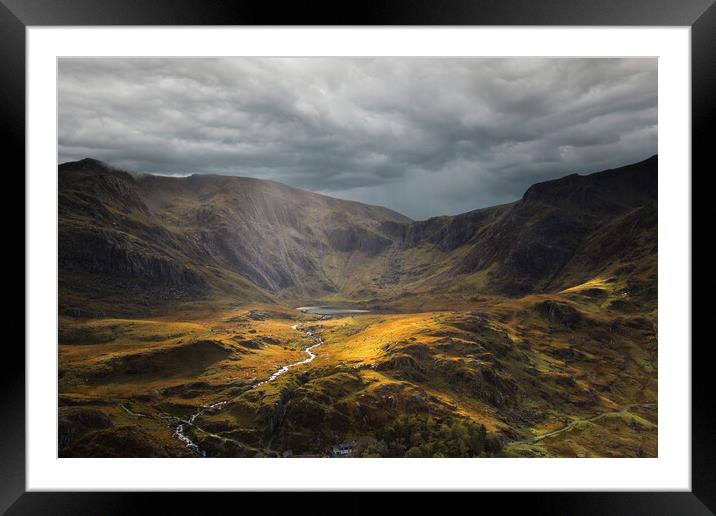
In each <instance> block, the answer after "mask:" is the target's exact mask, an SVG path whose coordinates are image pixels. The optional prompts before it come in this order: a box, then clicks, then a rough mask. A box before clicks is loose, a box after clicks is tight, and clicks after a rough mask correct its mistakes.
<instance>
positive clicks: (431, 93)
mask: <svg viewBox="0 0 716 516" xmlns="http://www.w3.org/2000/svg"><path fill="white" fill-rule="evenodd" d="M656 142H657V62H656V59H534V58H510V59H422V58H376V59H343V58H325V59H324V58H321V59H315V58H304V59H276V58H226V59H119V58H112V59H61V60H60V65H59V160H60V162H64V161H71V160H75V159H81V158H84V157H88V156H90V157H94V158H97V159H101V160H104V161H108V162H110V163H112V164H114V165H116V166H118V167H122V168H126V169H130V170H138V171H144V172H151V173H161V174H167V175H186V174H192V173H216V174H232V175H244V176H253V177H260V178H267V179H273V180H276V181H280V182H283V183H286V184H290V185H292V186H297V187H300V188H305V189H307V190H312V191H317V192H322V193H326V194H328V195H333V196H337V197H342V198H346V199H354V200H359V201H363V202H367V203H371V204H380V205H384V206H387V207H389V208H392V209H395V210H397V211H399V212H402V213H404V214H406V215H408V216H411V217H413V218H426V217H429V216H433V215H439V214H454V213H460V212H464V211H469V210H472V209H476V208H479V207H484V206H489V205H494V204H499V203H503V202H509V201H512V200H515V199H517V198H519V197H520V196H521V195H522V193H523V192H524V191H525V189H526V188H527V187H529V186H530V185H531V184H533V183H535V182H538V181H543V180H546V179H553V178H555V177H559V176H562V175H565V174H568V173H572V172H580V173H586V172H592V171H596V170H602V169H605V168H609V167H614V166H619V165H623V164H626V163H630V162H634V161H638V160H641V159H644V158H646V157H648V156H650V155H652V154H655V153H656V148H657V147H656Z"/></svg>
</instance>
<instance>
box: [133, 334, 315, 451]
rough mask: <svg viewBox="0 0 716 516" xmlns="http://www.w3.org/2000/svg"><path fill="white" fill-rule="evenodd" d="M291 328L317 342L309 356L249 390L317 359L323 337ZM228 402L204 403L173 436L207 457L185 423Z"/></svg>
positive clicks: (185, 421) (281, 369)
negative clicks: (193, 439)
mask: <svg viewBox="0 0 716 516" xmlns="http://www.w3.org/2000/svg"><path fill="white" fill-rule="evenodd" d="M291 328H293V329H294V330H296V331H299V332H301V333H303V334H304V335H306V336H308V337H310V338H311V339H313V341H314V342H315V344H313V345H311V346H308V347H307V348H305V349H304V350H303V352H304V353H306V354H307V355H308V358H306V359H305V360H301V361H299V362H293V363H290V364H287V365H285V366H282V367H281V368H279V369H278V370H277V371H276V372H275V373H273V374H272V375H271V376H269V377H268V379H266V380H262V381H260V382H256V383H255V384H253V385H251V386H250V387H249V388H248V389H247V390H251V389H256V388H257V387H260V386H262V385H264V384H267V383H269V382H273V381H274V380H275V379H276V378H278V377H279V376H281V375H282V374H285V373H287V372H288V370H289V369H291V368H293V367H297V366H300V365H304V364H308V363H309V362H312V361H313V360H315V358H316V356H317V355H316V354H315V353H314V352H313V350H314V349H316V348H317V347H318V346H320V345H321V344H323V339H322V338H321V337H319V336H318V335H316V334H315V333H313V332H312V331H310V330H304V329H301V325H300V324H294V325H293V326H291ZM228 402H229V401H228V400H225V401H218V402H216V403H212V404H210V405H202V406H201V407H199V409H198V410H197V411H196V412H194V413H193V414H192V415H191V416H189V417H188V418H187V419H180V421H181V423H180V424H179V425H177V427H176V429H175V430H174V434H173V436H174V437H175V438H177V439H179V440H180V441H181V442H183V443H184V445H185V446H186V447H187V448H189V449H190V450H192V451H194V452H196V453H197V455H199V456H201V457H206V452H205V451H204V450H202V449H201V448H199V445H198V444H196V443H195V442H194V441H192V439H191V438H190V437H189V436H188V435H186V433H185V425H190V426H196V425H195V424H194V421H196V418H198V417H199V416H201V415H202V414H203V413H204V412H206V411H207V410H218V409H221V408H222V407H223V406H224V405H226V404H227V403H228ZM125 410H126V409H125ZM207 433H209V432H207ZM210 435H212V434H210ZM217 437H218V436H217Z"/></svg>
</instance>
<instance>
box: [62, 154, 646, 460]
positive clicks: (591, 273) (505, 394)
mask: <svg viewBox="0 0 716 516" xmlns="http://www.w3.org/2000/svg"><path fill="white" fill-rule="evenodd" d="M656 170H657V160H656V158H655V157H654V158H652V159H649V160H646V161H644V162H642V163H638V164H635V165H632V166H629V167H623V168H621V169H617V170H613V171H605V172H602V173H598V174H592V175H589V176H578V175H572V176H567V177H565V178H562V179H559V180H556V181H550V182H547V183H542V184H538V185H535V186H533V187H532V188H530V189H529V190H528V191H527V192H526V193H525V195H524V196H523V198H522V199H520V200H518V201H516V202H514V203H510V204H506V205H502V206H496V207H492V208H486V209H480V210H475V211H472V212H468V213H464V214H461V215H457V216H454V217H448V216H445V217H436V218H432V219H428V220H425V221H411V220H409V219H407V218H406V217H403V216H402V215H400V214H397V213H395V212H392V211H390V210H387V209H385V208H381V207H375V206H368V205H364V204H360V203H354V202H349V201H342V200H338V199H332V198H330V197H326V196H322V195H317V194H313V193H310V192H305V191H301V190H297V189H294V188H289V187H287V186H284V185H281V184H278V183H274V182H270V181H261V180H256V179H248V178H237V177H223V176H191V177H187V178H169V177H158V176H150V175H142V174H134V173H129V172H125V171H121V170H116V169H114V168H112V167H111V166H109V165H107V164H104V163H101V162H97V161H95V160H83V161H80V162H75V163H68V164H64V165H61V166H60V172H59V174H60V189H59V196H60V197H59V257H58V258H59V288H60V292H59V311H60V314H59V315H60V317H59V335H58V340H59V379H58V382H59V392H60V397H59V435H58V437H59V450H60V455H61V456H109V457H115V456H132V457H133V456H150V457H191V456H197V455H198V454H199V455H201V454H206V455H207V456H217V457H276V456H300V455H326V454H330V453H332V450H333V447H334V446H336V445H338V444H339V443H349V448H350V452H349V454H350V455H351V456H356V457H357V456H363V457H376V456H380V457H441V456H460V457H484V456H515V457H565V456H566V457H612V456H619V457H642V456H646V457H649V456H656V455H657V453H658V450H657V439H656V437H657V428H658V427H657V424H658V417H657V414H658V404H657V402H658V400H657V377H658V370H657V364H658V360H657V358H658V355H657V249H658V246H657V204H656V200H657V190H656ZM319 303H323V304H332V305H337V306H348V305H350V306H356V305H357V306H360V307H361V308H367V309H370V310H371V312H370V313H361V314H348V315H335V316H317V315H310V314H305V313H301V312H298V311H296V310H295V309H294V307H296V306H300V305H307V304H319ZM297 325H298V326H297ZM316 345H318V347H315V348H313V349H314V354H315V359H311V361H309V362H306V363H301V364H300V365H295V366H293V367H291V368H289V369H288V370H287V371H285V372H282V368H283V367H284V366H288V365H291V364H298V363H300V362H303V361H304V360H306V359H307V357H308V356H309V355H308V354H307V353H306V351H305V350H306V349H307V348H309V347H311V346H316ZM277 372H281V374H280V375H278V376H273V375H275V374H276V373H277ZM267 380H271V381H267Z"/></svg>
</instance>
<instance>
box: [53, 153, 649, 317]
mask: <svg viewBox="0 0 716 516" xmlns="http://www.w3.org/2000/svg"><path fill="white" fill-rule="evenodd" d="M656 185H657V158H656V157H653V158H650V159H648V160H646V161H643V162H641V163H637V164H635V165H631V166H627V167H622V168H620V169H615V170H610V171H605V172H601V173H596V174H591V175H588V176H579V175H576V174H573V175H571V176H567V177H564V178H562V179H558V180H555V181H549V182H546V183H540V184H537V185H534V186H532V187H531V188H530V189H529V190H528V191H527V192H526V193H525V195H524V196H523V198H522V199H520V200H519V201H516V202H514V203H511V204H507V205H502V206H496V207H492V208H485V209H479V210H475V211H472V212H468V213H464V214H461V215H456V216H443V217H435V218H432V219H428V220H425V221H411V220H409V219H408V218H406V217H404V216H402V215H400V214H398V213H395V212H393V211H390V210H388V209H385V208H381V207H377V206H369V205H365V204H361V203H356V202H350V201H343V200H339V199H334V198H330V197H326V196H323V195H318V194H314V193H310V192H306V191H302V190H298V189H295V188H290V187H287V186H284V185H281V184H279V183H275V182H271V181H264V180H258V179H250V178H241V177H227V176H205V175H204V176H202V175H194V176H190V177H186V178H174V177H161V176H152V175H143V174H133V173H129V172H123V171H119V170H116V169H113V168H112V167H111V166H109V165H107V164H104V163H101V162H98V161H95V160H91V159H86V160H82V161H79V162H74V163H66V164H63V165H61V166H60V199H59V219H60V222H59V232H60V256H59V264H60V271H61V273H60V278H61V285H60V286H61V303H62V305H63V306H62V307H61V308H62V309H63V310H70V311H72V310H75V311H77V310H79V311H82V310H84V311H88V312H92V311H97V310H99V311H106V310H114V311H116V310H117V309H119V310H120V311H121V309H122V307H123V308H124V309H126V311H127V313H131V312H132V310H136V308H137V303H139V304H140V305H141V304H143V306H149V307H156V308H157V309H160V310H161V308H162V306H165V305H168V304H172V303H176V302H178V301H189V300H202V299H224V298H230V299H232V300H235V301H239V302H271V301H276V300H280V299H291V300H304V299H305V300H311V301H315V300H320V299H326V300H332V301H362V302H372V303H385V302H389V303H390V302H398V303H400V302H404V300H405V298H406V296H409V297H411V302H416V301H418V299H419V298H421V295H422V297H423V298H425V297H429V298H430V299H433V300H435V301H436V302H437V301H439V300H440V299H441V298H442V295H443V294H445V293H446V292H449V293H450V296H449V297H450V298H451V299H450V302H454V301H455V300H459V301H465V302H472V301H475V300H477V299H479V297H480V296H482V295H512V296H514V295H524V294H527V293H534V292H550V291H558V290H561V289H563V288H568V287H570V286H574V285H577V284H579V283H582V282H584V281H588V280H589V279H591V278H592V277H595V276H597V275H599V274H606V273H615V274H618V275H619V276H620V277H626V278H632V279H633V283H634V285H635V288H637V289H641V288H643V287H642V284H643V282H644V281H645V280H647V279H653V277H654V275H655V273H656V261H655V260H656V199H657V187H656ZM416 296H417V297H416ZM129 297H131V300H130V299H129ZM117 301H119V303H117Z"/></svg>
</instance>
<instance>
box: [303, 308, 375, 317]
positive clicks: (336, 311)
mask: <svg viewBox="0 0 716 516" xmlns="http://www.w3.org/2000/svg"><path fill="white" fill-rule="evenodd" d="M296 310H298V311H299V312H304V313H307V314H318V315H337V314H365V313H369V312H370V310H357V309H353V308H334V307H330V306H299V307H298V308H296Z"/></svg>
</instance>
